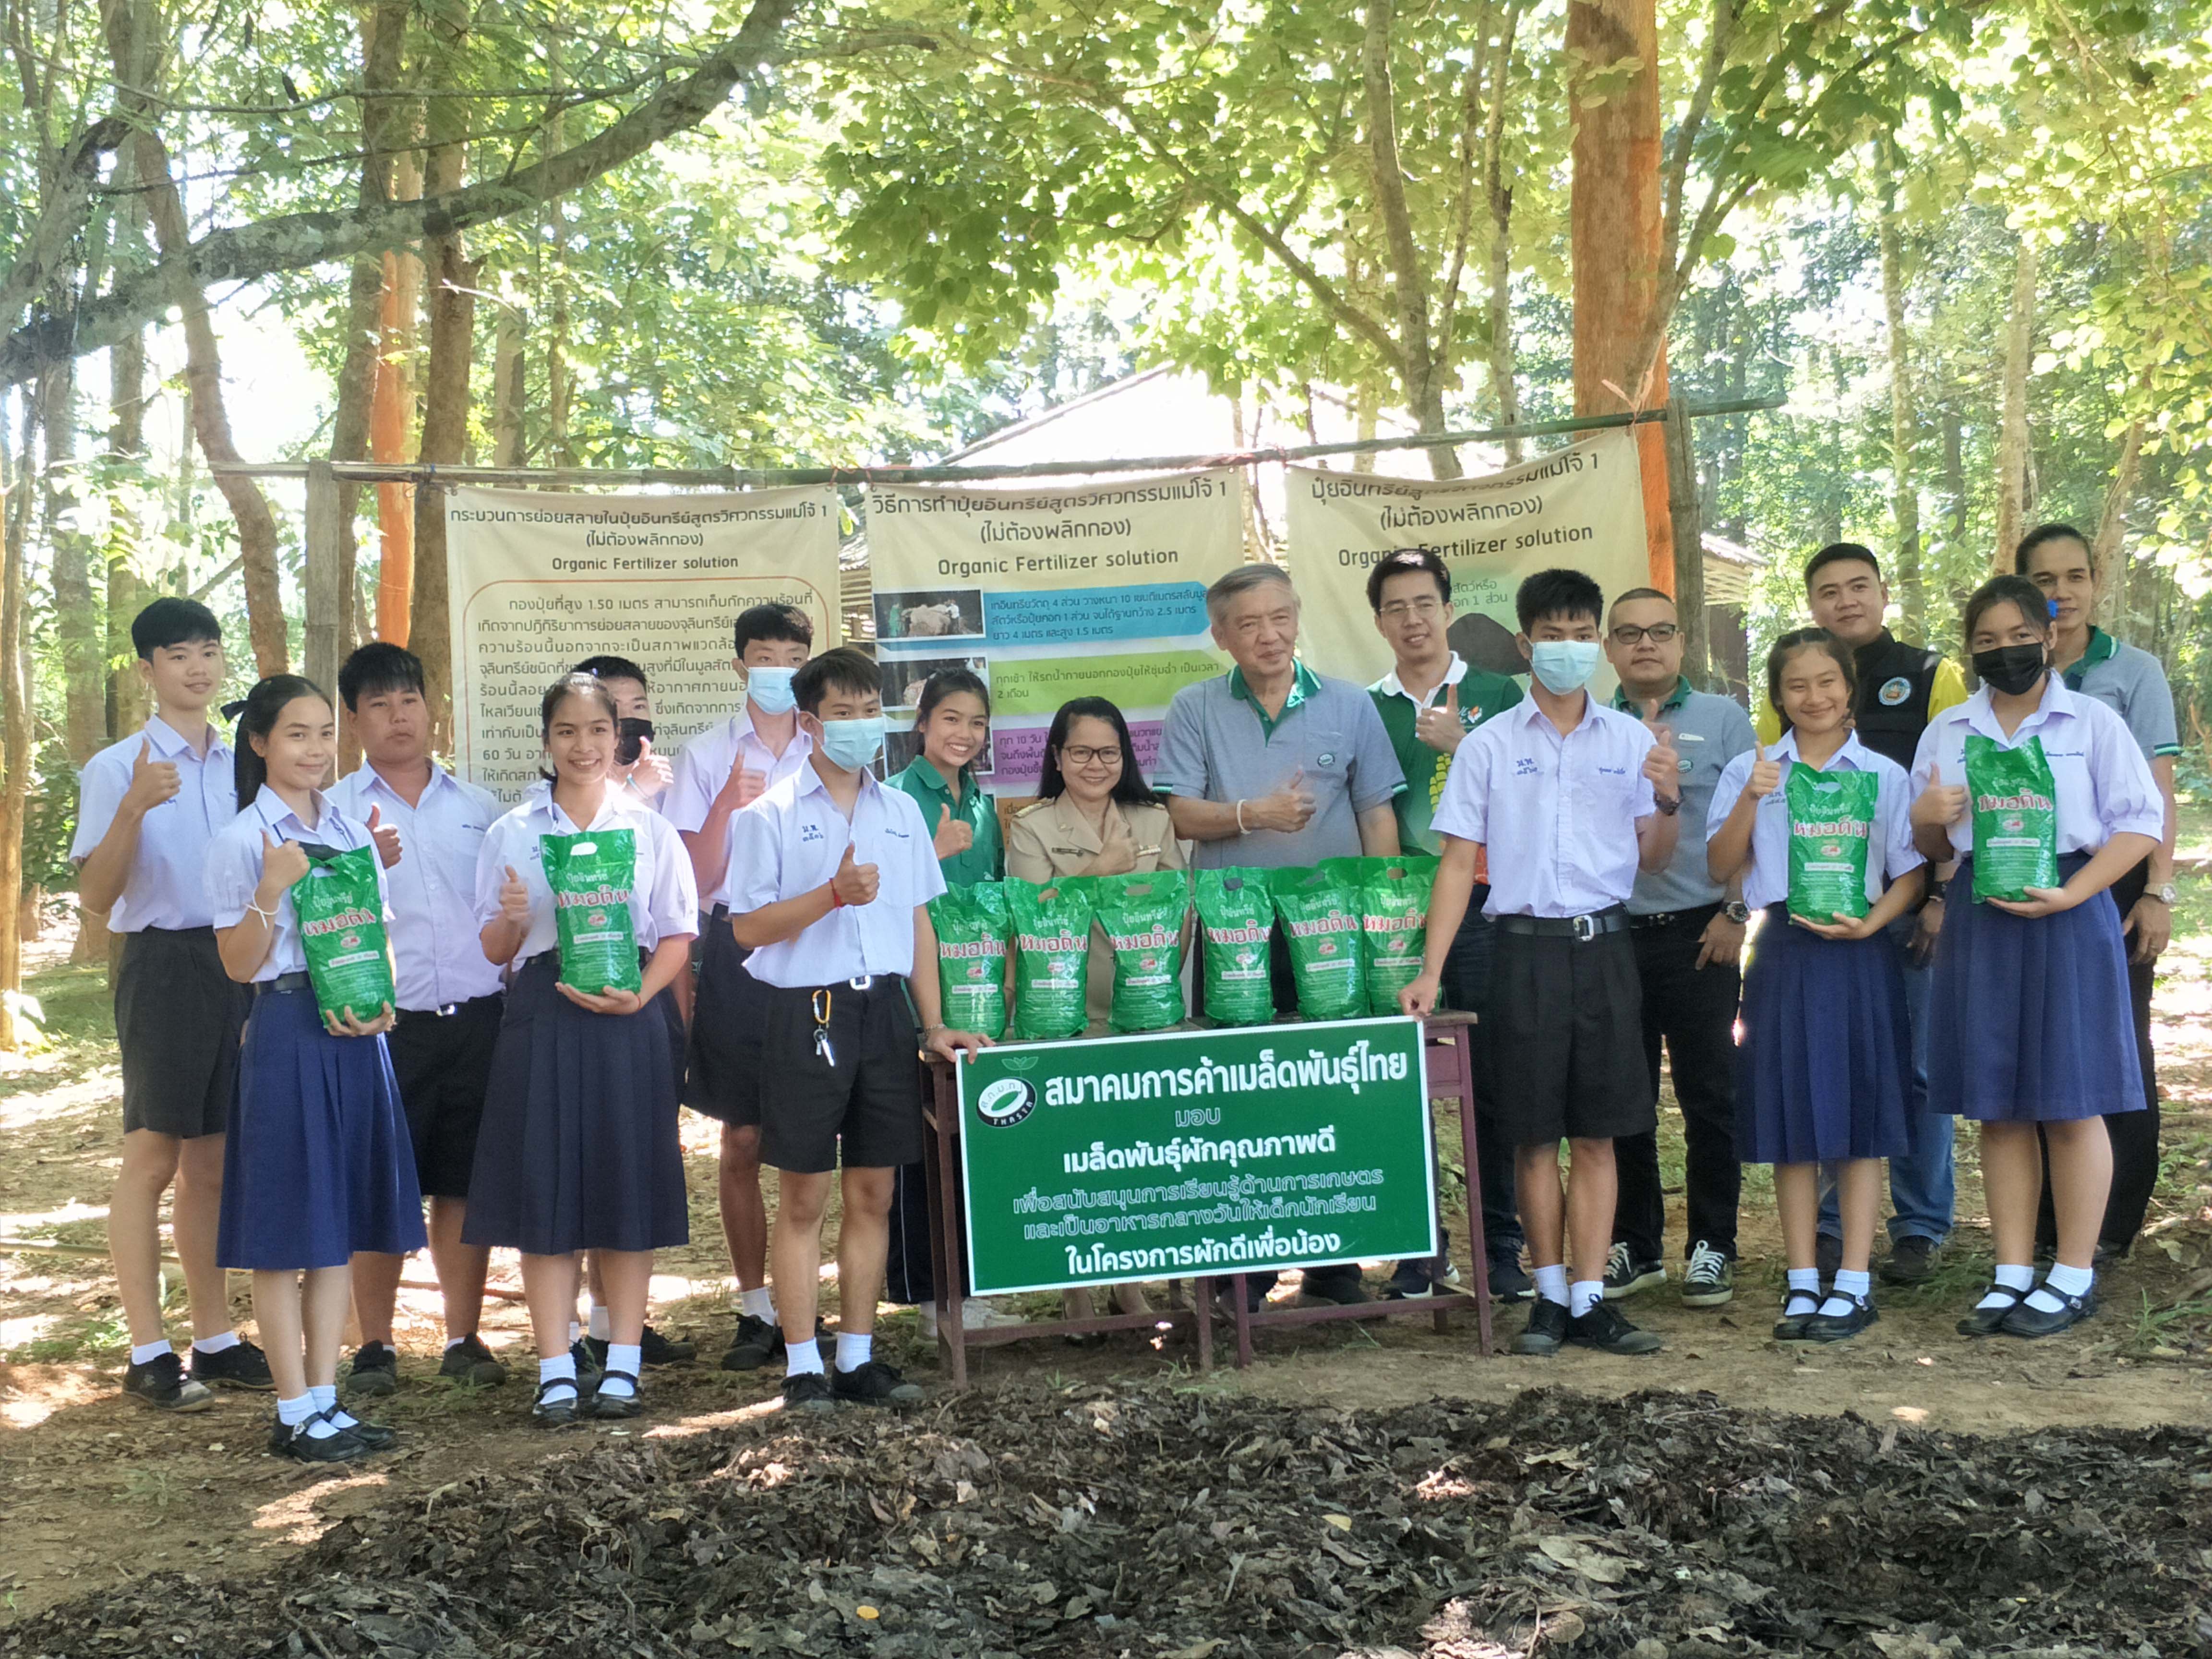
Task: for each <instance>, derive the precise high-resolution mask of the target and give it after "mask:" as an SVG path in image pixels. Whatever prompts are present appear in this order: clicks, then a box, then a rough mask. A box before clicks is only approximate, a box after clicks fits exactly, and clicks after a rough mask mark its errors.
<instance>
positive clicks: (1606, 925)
mask: <svg viewBox="0 0 2212 1659" xmlns="http://www.w3.org/2000/svg"><path fill="white" fill-rule="evenodd" d="M1495 920H1496V921H1497V923H1498V932H1499V933H1521V934H1525V935H1527V936H1528V937H1530V938H1534V939H1575V940H1578V941H1579V942H1581V943H1583V944H1584V945H1587V944H1589V941H1590V940H1592V939H1595V938H1596V937H1597V936H1598V935H1599V934H1600V933H1626V932H1627V930H1628V912H1627V910H1626V908H1624V907H1622V906H1620V905H1618V904H1616V905H1614V906H1613V908H1611V909H1609V910H1596V911H1593V912H1591V914H1589V915H1586V916H1521V915H1510V916H1498V917H1497V918H1495Z"/></svg>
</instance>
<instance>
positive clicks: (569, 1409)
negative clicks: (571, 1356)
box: [530, 1376, 583, 1429]
mask: <svg viewBox="0 0 2212 1659" xmlns="http://www.w3.org/2000/svg"><path fill="white" fill-rule="evenodd" d="M560 1388H566V1389H568V1394H567V1395H564V1396H563V1397H562V1398H561V1399H559V1400H548V1399H547V1398H546V1397H545V1396H546V1395H549V1394H550V1393H552V1392H553V1391H554V1390H555V1389H560ZM582 1403H583V1395H580V1394H579V1393H577V1392H576V1384H575V1383H574V1382H572V1381H571V1380H570V1379H569V1378H568V1377H565V1376H555V1377H549V1378H548V1379H547V1380H546V1381H544V1382H543V1383H539V1384H538V1400H537V1403H536V1404H534V1405H532V1407H531V1408H530V1414H531V1416H532V1417H533V1418H535V1419H538V1422H539V1423H541V1424H543V1425H544V1426H545V1427H547V1428H549V1429H565V1428H568V1427H571V1426H573V1425H574V1424H575V1423H576V1422H577V1420H578V1419H577V1414H576V1413H577V1408H578V1407H580V1406H581V1405H582Z"/></svg>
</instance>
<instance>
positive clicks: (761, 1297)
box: [738, 1285, 775, 1325]
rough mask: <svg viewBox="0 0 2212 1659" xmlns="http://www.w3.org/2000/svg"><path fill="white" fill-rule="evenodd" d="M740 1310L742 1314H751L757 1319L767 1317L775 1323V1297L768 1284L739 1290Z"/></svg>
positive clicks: (771, 1322)
mask: <svg viewBox="0 0 2212 1659" xmlns="http://www.w3.org/2000/svg"><path fill="white" fill-rule="evenodd" d="M738 1312H739V1313H741V1314H750V1315H751V1316H753V1317H754V1318H755V1319H765V1320H766V1321H767V1322H769V1324H771V1325H773V1324H775V1297H772V1296H770V1295H769V1293H768V1286H767V1285H762V1286H761V1287H760V1288H759V1289H757V1290H751V1291H738Z"/></svg>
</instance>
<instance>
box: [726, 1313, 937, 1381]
mask: <svg viewBox="0 0 2212 1659" xmlns="http://www.w3.org/2000/svg"><path fill="white" fill-rule="evenodd" d="M923 1311H925V1312H927V1311H928V1310H927V1309H925V1310H923ZM931 1334H932V1335H934V1334H935V1333H934V1332H933V1333H931ZM781 1352H783V1328H782V1327H781V1326H780V1325H771V1324H769V1322H768V1321H767V1320H765V1319H763V1318H762V1317H761V1316H759V1315H757V1314H739V1315H738V1328H737V1331H736V1333H735V1334H733V1335H732V1337H731V1338H730V1346H728V1347H726V1348H725V1349H723V1350H722V1369H723V1370H726V1371H757V1370H759V1369H760V1368H761V1367H762V1366H763V1365H765V1364H768V1362H769V1360H771V1359H773V1358H775V1357H776V1356H777V1355H778V1354H780V1353H781Z"/></svg>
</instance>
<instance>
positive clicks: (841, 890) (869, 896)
mask: <svg viewBox="0 0 2212 1659" xmlns="http://www.w3.org/2000/svg"><path fill="white" fill-rule="evenodd" d="M880 879H881V878H880V877H879V876H878V872H877V870H876V866H874V865H872V864H857V863H855V862H854V860H853V845H852V843H851V842H846V843H845V856H844V857H843V858H842V859H841V860H838V863H837V873H836V875H834V876H832V877H831V878H829V890H830V892H831V893H832V894H833V895H835V896H836V900H837V902H838V903H840V904H873V903H874V902H876V889H877V887H878V884H880Z"/></svg>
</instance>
